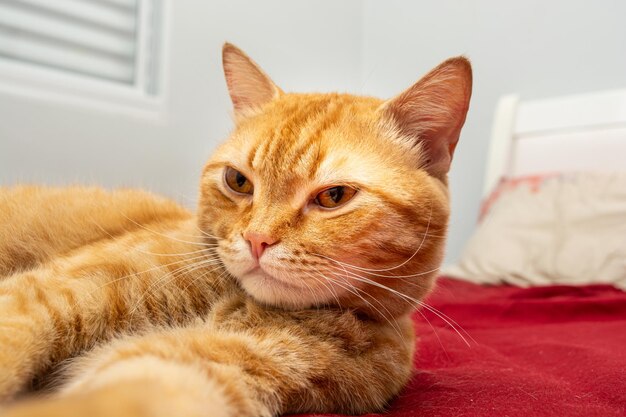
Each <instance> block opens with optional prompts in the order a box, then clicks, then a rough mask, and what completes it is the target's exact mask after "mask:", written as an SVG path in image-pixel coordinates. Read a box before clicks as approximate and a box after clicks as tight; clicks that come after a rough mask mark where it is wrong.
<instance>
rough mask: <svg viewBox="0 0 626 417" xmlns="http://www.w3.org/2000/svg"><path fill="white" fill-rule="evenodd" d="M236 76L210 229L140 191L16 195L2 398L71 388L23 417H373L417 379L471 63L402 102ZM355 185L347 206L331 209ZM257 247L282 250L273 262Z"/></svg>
mask: <svg viewBox="0 0 626 417" xmlns="http://www.w3.org/2000/svg"><path fill="white" fill-rule="evenodd" d="M224 68H225V74H226V78H227V83H228V86H229V91H230V94H231V97H232V99H233V104H234V108H235V117H236V121H237V123H236V128H235V130H234V132H233V133H232V135H231V137H230V138H229V140H228V141H226V142H225V143H224V144H223V145H222V146H221V147H220V148H219V149H218V150H217V151H216V152H215V154H214V155H213V157H212V158H211V159H210V160H209V161H208V163H207V164H206V166H205V168H204V170H203V173H202V177H201V186H200V203H199V207H198V211H197V214H196V215H195V216H193V215H192V214H190V213H188V212H187V211H186V210H184V209H183V208H181V207H179V206H177V205H176V204H175V203H173V202H170V201H167V200H164V199H161V198H157V197H154V196H150V195H148V194H146V193H141V192H136V191H119V192H112V193H107V192H104V191H101V190H98V189H81V188H72V189H66V190H63V189H42V188H35V187H16V188H9V189H0V239H1V240H0V277H1V276H4V279H3V280H1V281H0V326H1V327H2V329H3V330H2V332H1V333H0V377H1V378H0V399H2V400H4V401H9V400H12V399H15V398H17V397H18V396H19V394H24V393H28V392H29V391H30V390H31V389H32V388H33V384H34V383H36V386H47V385H48V384H51V386H53V387H57V388H55V391H54V394H53V395H52V396H50V397H49V398H45V399H30V400H26V401H18V402H17V404H16V405H14V406H11V407H9V408H8V411H7V414H6V415H8V416H26V415H41V416H57V415H58V416H61V415H62V416H71V415H86V414H89V415H93V416H97V415H102V416H109V415H115V416H122V417H123V416H131V415H133V416H171V415H186V416H275V415H280V414H285V413H303V412H316V413H323V412H342V413H351V414H352V413H354V414H357V413H367V412H373V411H379V410H381V409H383V408H384V407H385V405H386V404H387V403H388V401H389V400H390V399H391V398H393V397H394V396H395V395H397V394H398V392H399V391H400V390H401V389H402V387H403V385H404V384H405V383H406V381H407V380H408V378H409V376H410V372H411V360H412V356H413V346H414V338H415V337H414V334H413V327H412V324H411V320H410V318H409V314H410V313H411V311H412V310H413V309H414V308H415V307H416V305H417V304H419V303H420V300H421V299H422V298H423V297H424V296H425V295H426V294H427V293H428V291H429V290H430V288H431V287H432V285H433V280H434V278H435V276H436V274H437V268H438V267H439V264H440V262H441V259H442V256H443V248H444V237H445V233H446V228H447V221H448V197H447V185H446V179H445V172H447V168H448V166H449V163H450V160H451V158H452V153H453V150H454V146H455V145H456V141H457V139H458V133H459V131H460V128H461V126H462V124H463V121H464V119H465V112H466V111H467V104H468V102H469V91H470V88H471V73H470V70H469V64H468V63H467V61H466V60H464V59H462V58H457V59H453V60H450V61H447V62H446V63H444V64H442V65H441V66H440V67H438V68H437V69H436V70H435V71H433V72H432V73H430V74H429V75H428V76H427V77H425V78H424V79H423V81H420V82H418V83H417V84H415V85H414V86H413V87H411V88H410V89H409V90H407V91H406V92H405V93H403V94H401V95H400V96H398V97H397V98H395V99H392V100H389V101H387V102H384V101H382V100H379V99H376V98H370V97H356V96H352V95H345V94H286V93H284V92H283V91H282V90H280V89H279V88H278V87H277V86H276V85H275V84H274V83H273V81H271V80H270V79H269V77H267V75H265V74H264V73H263V72H262V70H261V69H260V68H259V67H258V66H257V65H256V64H255V63H254V62H252V61H251V60H250V59H249V58H248V57H247V56H245V54H243V52H241V51H240V50H239V49H237V48H236V47H234V46H232V45H228V44H227V45H225V47H224ZM424 80H425V81H424ZM442 97H443V98H442ZM429 106H432V108H433V109H434V110H433V111H432V112H430V113H429V112H428V108H429ZM227 167H230V168H234V169H236V170H237V171H239V172H241V173H242V174H243V175H245V177H246V178H247V179H248V180H249V181H251V182H252V184H253V185H254V192H253V194H249V195H248V194H237V193H235V192H233V191H232V190H230V189H229V188H228V186H227V185H226V184H225V183H224V180H223V176H224V172H225V169H226V168H227ZM339 185H341V186H350V187H352V188H354V189H356V190H357V192H356V194H354V197H352V199H351V200H350V201H348V202H347V203H346V204H344V205H342V206H340V207H337V208H336V209H333V210H328V209H322V208H321V207H319V206H317V205H316V204H315V196H316V194H317V193H319V192H320V191H321V190H323V189H326V188H328V187H333V186H339ZM250 233H252V234H254V235H255V236H269V237H271V244H267V245H266V246H267V247H266V248H265V250H264V253H263V255H262V256H261V257H260V258H259V260H258V263H257V261H256V260H255V258H254V257H253V256H252V255H251V252H250V247H249V243H248V242H247V241H246V238H244V236H247V235H248V234H250ZM68 359H71V361H69V362H68V361H67V360H68ZM64 361H65V362H64ZM62 363H66V364H67V363H69V365H64V366H63V368H62V371H61V372H55V371H56V370H57V369H58V368H59V366H60V365H61V364H62Z"/></svg>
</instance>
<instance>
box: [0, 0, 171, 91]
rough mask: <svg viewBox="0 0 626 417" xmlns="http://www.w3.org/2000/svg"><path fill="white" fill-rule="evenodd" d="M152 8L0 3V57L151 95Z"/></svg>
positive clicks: (34, 0) (114, 3)
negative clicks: (110, 83)
mask: <svg viewBox="0 0 626 417" xmlns="http://www.w3.org/2000/svg"><path fill="white" fill-rule="evenodd" d="M156 6H160V2H159V1H155V0H0V56H1V57H4V58H5V59H9V60H13V61H20V62H23V63H29V64H34V65H37V66H40V67H46V68H54V69H56V70H62V71H64V72H70V73H75V74H82V75H87V76H89V77H92V78H97V79H102V80H109V81H114V82H117V83H122V84H128V85H132V86H136V87H139V88H141V89H142V90H144V91H146V92H149V91H150V92H153V93H154V85H156V83H155V80H154V76H155V73H156V70H155V68H154V65H153V64H154V63H155V62H156V60H155V57H154V56H153V55H154V54H156V52H157V50H158V48H157V47H156V45H155V42H156V39H157V38H158V37H157V36H155V31H156V30H158V24H157V23H158V21H159V19H158V17H159V16H158V13H159V7H156ZM139 83H141V85H138V84H139Z"/></svg>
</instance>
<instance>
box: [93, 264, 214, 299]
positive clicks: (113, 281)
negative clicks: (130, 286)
mask: <svg viewBox="0 0 626 417" xmlns="http://www.w3.org/2000/svg"><path fill="white" fill-rule="evenodd" d="M202 258H205V259H217V257H216V258H208V257H207V256H206V255H200V256H195V257H192V258H185V259H181V260H179V261H176V262H170V263H167V264H163V265H157V266H154V267H152V268H148V269H145V270H143V271H137V272H132V273H130V274H127V275H124V276H121V277H118V278H115V279H112V280H109V281H107V282H105V283H104V284H102V285H99V286H98V287H96V288H95V289H94V290H93V291H97V290H100V289H102V288H104V287H106V286H107V285H111V284H114V283H116V282H119V281H122V280H124V279H128V278H131V277H134V276H139V275H143V274H146V273H148V272H152V271H155V270H159V269H162V268H166V267H168V266H172V265H177V264H180V263H183V262H188V261H193V260H196V259H202ZM93 291H92V293H93Z"/></svg>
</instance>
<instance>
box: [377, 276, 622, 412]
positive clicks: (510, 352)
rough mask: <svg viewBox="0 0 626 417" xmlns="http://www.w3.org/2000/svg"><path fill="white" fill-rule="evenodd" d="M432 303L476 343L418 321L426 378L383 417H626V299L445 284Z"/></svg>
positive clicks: (579, 290)
mask: <svg viewBox="0 0 626 417" xmlns="http://www.w3.org/2000/svg"><path fill="white" fill-rule="evenodd" d="M428 302H429V304H430V305H432V306H434V307H436V308H437V309H439V310H440V311H442V312H443V313H445V314H446V315H447V316H449V317H451V318H453V319H454V320H455V321H456V322H457V323H458V324H459V325H460V326H461V327H462V328H463V329H464V330H465V331H467V333H469V335H470V336H471V338H472V339H473V341H472V340H468V341H469V343H470V347H468V346H467V345H466V344H465V343H464V342H463V341H462V340H461V338H460V337H459V336H458V335H457V334H456V333H455V332H454V330H452V329H451V328H450V327H449V326H447V325H446V324H445V323H443V322H442V321H441V320H440V319H438V318H437V317H436V316H434V315H433V314H432V313H428V312H424V314H425V315H426V317H427V318H428V320H429V321H430V325H429V324H428V322H427V321H426V320H425V319H424V318H423V317H420V316H419V315H416V317H415V321H416V327H417V331H418V334H420V338H421V340H420V342H419V345H418V350H417V354H416V357H415V366H416V369H417V371H416V374H415V376H414V378H413V379H412V381H411V382H410V384H409V386H408V387H407V388H406V389H405V390H404V392H403V393H402V395H401V396H400V397H399V398H398V399H396V400H395V401H394V402H393V403H392V406H391V408H390V410H389V413H387V414H384V416H387V417H408V416H428V417H430V416H455V417H458V416H498V417H504V416H509V417H513V416H523V417H533V416H585V417H591V416H602V417H608V416H626V293H625V292H622V291H619V290H617V289H615V288H612V287H610V286H605V285H591V286H586V287H567V286H553V287H540V288H528V289H520V288H516V287H509V286H498V287H483V286H478V285H474V284H470V283H466V282H461V281H456V280H451V279H442V280H440V282H439V287H438V289H437V290H436V291H435V293H434V294H433V295H432V296H431V297H430V298H429V300H428ZM431 325H432V327H431ZM465 337H466V338H467V336H465Z"/></svg>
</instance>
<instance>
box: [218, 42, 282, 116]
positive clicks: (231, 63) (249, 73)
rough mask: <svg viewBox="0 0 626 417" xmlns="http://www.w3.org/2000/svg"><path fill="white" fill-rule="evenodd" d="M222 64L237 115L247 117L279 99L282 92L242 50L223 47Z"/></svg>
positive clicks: (229, 46) (232, 46) (228, 45)
mask: <svg viewBox="0 0 626 417" xmlns="http://www.w3.org/2000/svg"><path fill="white" fill-rule="evenodd" d="M222 63H223V65H224V75H225V77H226V84H227V85H228V92H229V94H230V98H231V100H232V102H233V107H234V109H235V114H236V115H245V114H247V113H250V112H253V111H254V110H255V109H258V108H259V107H261V106H262V105H263V104H265V103H267V102H269V101H271V100H272V99H274V98H276V97H278V96H279V95H280V94H281V93H282V91H281V90H280V88H278V87H277V86H276V84H274V82H273V81H272V80H271V79H270V77H268V76H267V74H265V72H263V70H262V69H261V68H260V67H259V66H258V65H257V64H256V63H255V62H254V61H253V60H252V59H250V58H249V57H248V56H247V55H246V54H245V53H244V52H243V51H242V50H241V49H239V48H237V47H236V46H235V45H233V44H230V43H225V44H224V46H223V47H222Z"/></svg>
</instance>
